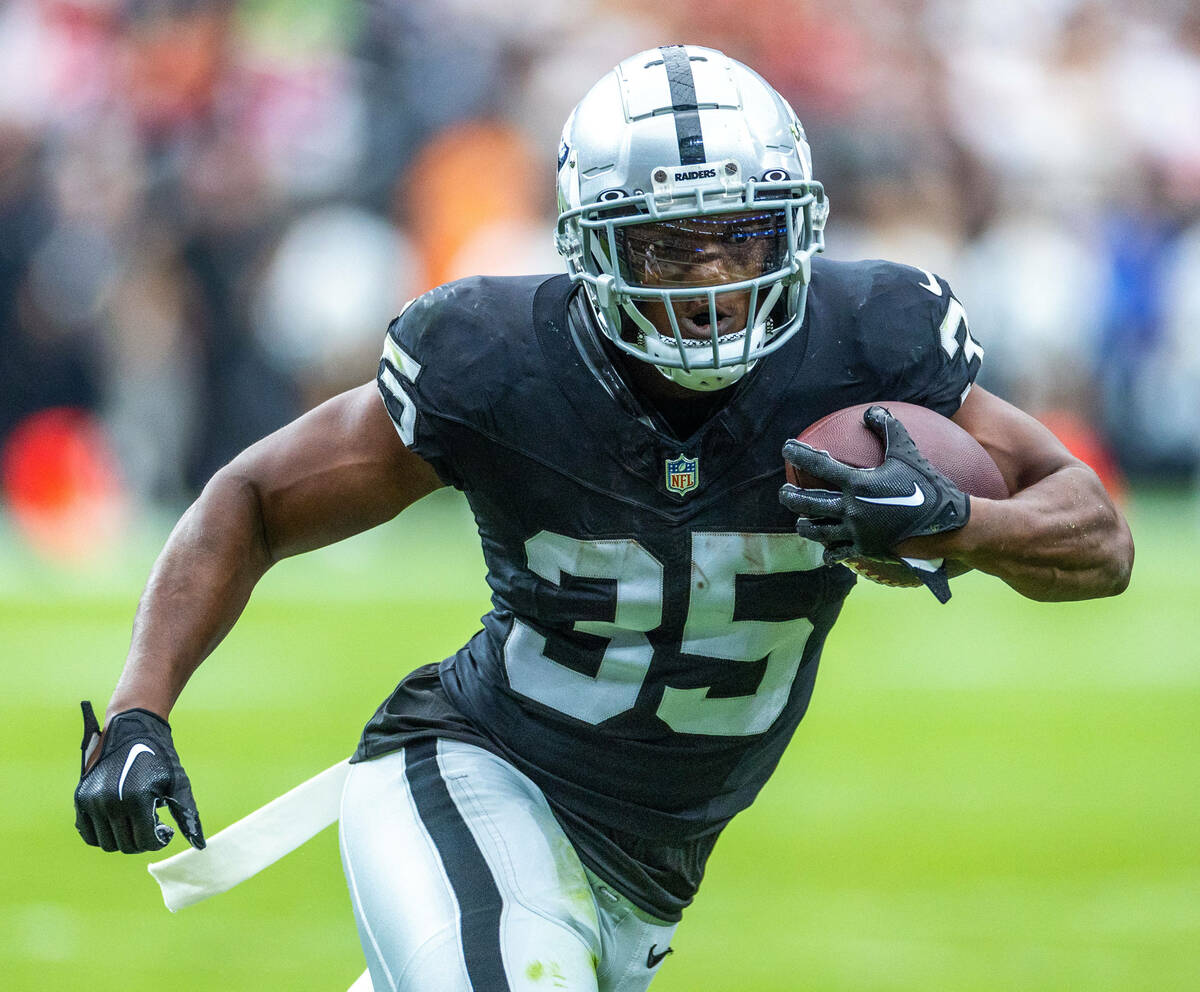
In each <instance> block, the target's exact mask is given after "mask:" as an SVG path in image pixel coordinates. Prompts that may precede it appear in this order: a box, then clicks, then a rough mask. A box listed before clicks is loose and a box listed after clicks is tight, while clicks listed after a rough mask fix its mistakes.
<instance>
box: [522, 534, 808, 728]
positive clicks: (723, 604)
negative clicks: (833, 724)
mask: <svg viewBox="0 0 1200 992" xmlns="http://www.w3.org/2000/svg"><path fill="white" fill-rule="evenodd" d="M525 550H526V555H527V557H528V561H529V568H530V570H531V571H533V572H534V573H535V574H537V575H539V576H540V577H541V578H543V579H545V580H546V581H548V582H551V583H553V584H555V585H558V586H561V584H562V582H563V574H564V573H566V574H569V575H572V576H575V577H577V578H591V579H611V580H613V581H614V582H615V583H616V612H615V615H614V619H613V620H612V621H611V622H609V621H597V620H579V621H576V622H575V624H574V629H575V630H576V631H579V632H581V633H586V634H593V635H597V636H600V637H604V638H606V639H607V644H606V646H605V648H604V654H603V657H602V659H601V662H600V666H599V668H598V669H597V671H596V674H595V675H594V676H592V675H586V674H583V673H581V672H578V671H576V670H575V669H573V668H569V667H567V666H566V665H563V664H560V663H559V662H557V661H554V660H553V659H551V658H549V657H547V656H546V653H545V652H546V646H547V645H546V638H545V637H543V636H542V635H541V634H539V633H537V631H535V630H533V629H532V628H531V627H530V626H529V625H528V624H526V623H524V622H523V621H521V620H519V619H514V621H513V627H512V631H511V632H510V634H509V636H508V639H507V640H506V642H505V645H504V662H505V667H506V669H507V672H508V678H509V684H510V685H511V686H512V688H513V689H514V690H516V691H517V692H519V693H521V694H522V695H523V696H527V697H528V698H530V699H533V700H536V701H537V702H539V703H542V704H544V705H546V706H550V707H552V708H553V709H556V710H558V711H559V712H562V713H566V714H568V715H569V716H573V717H575V718H576V719H579V720H583V721H585V722H587V723H591V724H596V723H600V722H601V721H603V720H608V719H610V718H612V717H614V716H617V715H618V714H620V713H624V712H626V711H628V710H630V709H632V708H633V706H634V704H635V703H636V702H637V699H638V695H639V694H640V693H641V689H642V685H643V684H644V683H645V680H646V676H647V674H648V673H649V671H650V663H651V661H652V659H653V654H654V648H653V646H652V645H651V643H650V640H649V638H648V637H647V636H646V633H647V632H648V631H651V630H653V629H654V628H655V627H657V626H658V625H659V624H660V623H661V622H662V612H663V606H662V597H663V588H664V587H663V566H662V564H661V563H660V562H659V561H658V560H657V559H656V558H654V556H653V555H651V554H650V553H649V552H648V551H647V550H646V549H645V548H643V547H642V546H641V545H640V544H638V543H637V542H636V541H633V540H630V539H617V540H609V541H581V540H578V539H576V538H571V537H566V536H564V535H562V534H553V533H550V532H548V531H542V532H540V533H538V534H536V535H534V536H533V537H532V538H530V539H529V540H528V541H526V542H525ZM820 564H821V548H820V546H819V545H817V544H815V543H814V542H812V541H805V540H802V539H801V538H798V537H796V535H794V534H729V533H708V534H704V533H701V534H693V535H692V564H691V582H690V599H689V604H688V612H687V618H686V620H685V622H684V628H683V640H682V643H681V644H680V645H679V651H680V653H681V654H683V655H697V656H702V657H707V658H718V659H722V660H725V661H730V662H734V663H741V664H745V663H751V662H759V661H762V660H763V659H764V658H765V659H766V668H765V671H764V674H763V676H762V679H761V681H760V683H759V686H758V689H757V691H755V692H754V693H753V694H751V695H745V696H733V697H722V698H710V697H709V692H710V687H706V686H701V687H699V688H687V689H680V688H675V687H673V686H669V685H668V686H666V687H665V688H664V690H663V697H662V702H661V703H660V705H659V707H658V710H657V715H658V716H659V717H660V718H661V719H662V720H663V721H664V722H665V723H666V724H667V725H668V726H669V727H671V728H672V729H673V730H675V731H677V732H678V733H687V734H708V735H721V736H745V735H748V734H758V733H762V732H763V731H765V730H767V729H768V728H769V727H770V726H771V724H773V723H774V722H775V720H776V719H777V718H778V717H779V714H780V713H782V712H783V710H784V708H785V707H786V705H787V701H788V697H789V695H790V694H791V688H792V683H793V681H794V680H795V678H796V673H797V672H798V671H799V669H800V662H801V660H802V657H803V654H804V647H805V644H806V643H807V641H808V637H809V634H811V633H812V629H813V627H812V624H811V623H810V622H809V621H808V620H806V619H803V618H796V619H792V620H735V619H734V588H735V583H736V579H737V576H738V575H766V574H771V573H777V572H795V571H807V570H809V569H813V568H817V567H819V566H820Z"/></svg>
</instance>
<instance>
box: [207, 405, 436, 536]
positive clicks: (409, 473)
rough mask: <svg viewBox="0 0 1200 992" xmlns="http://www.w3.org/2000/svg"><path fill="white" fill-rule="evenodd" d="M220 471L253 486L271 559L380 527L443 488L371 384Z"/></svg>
mask: <svg viewBox="0 0 1200 992" xmlns="http://www.w3.org/2000/svg"><path fill="white" fill-rule="evenodd" d="M222 471H223V472H225V473H228V474H231V475H234V476H236V477H238V478H241V479H243V480H244V481H246V482H247V483H248V484H249V485H250V486H252V487H253V489H254V491H255V493H256V495H257V498H258V503H259V507H260V510H261V517H262V530H263V533H262V539H263V542H264V544H265V545H266V548H267V551H268V553H269V555H270V557H271V559H272V560H278V559H280V558H286V557H288V556H289V555H294V554H299V553H300V552H303V551H310V550H312V549H314V548H319V547H323V546H325V545H327V544H332V543H334V542H335V541H340V540H342V539H343V538H346V537H350V536H351V535H353V534H357V533H359V532H361V531H364V530H367V529H369V528H371V527H374V526H376V525H378V524H381V523H383V522H385V521H387V520H390V519H391V518H392V517H394V516H395V515H396V514H397V513H399V512H400V511H401V510H403V509H404V508H405V507H407V506H409V505H411V504H412V503H415V502H416V501H417V500H418V499H420V498H421V497H422V496H425V495H427V494H428V493H430V492H433V490H435V489H438V488H440V487H441V485H442V482H441V480H440V479H439V478H438V476H437V474H436V473H435V472H434V470H433V468H432V467H431V466H430V465H429V464H428V463H427V462H425V461H424V460H423V459H422V458H420V457H419V456H418V455H416V454H415V453H413V452H412V451H410V450H409V449H408V448H407V447H406V446H405V445H404V443H403V442H402V441H401V439H400V436H399V435H398V434H397V432H396V429H395V427H394V426H393V424H392V422H391V420H390V419H389V417H388V414H387V411H386V410H385V408H384V405H383V404H382V403H381V402H380V400H379V393H378V391H377V389H376V387H375V383H373V382H369V383H366V384H364V385H362V386H358V387H356V388H354V389H351V390H348V391H347V392H344V393H342V394H340V395H339V396H335V397H333V399H330V400H327V401H326V402H325V403H322V404H321V405H320V406H318V407H317V408H316V409H314V410H311V411H309V412H308V413H306V414H305V415H304V416H302V417H300V418H299V419H297V420H295V421H293V422H292V423H290V424H288V425H287V426H286V427H283V428H281V429H280V430H278V431H276V432H275V433H274V434H271V435H270V436H269V437H266V438H264V439H263V440H261V441H259V442H258V443H257V444H255V445H253V446H251V447H250V448H248V449H247V450H246V451H244V452H243V453H242V454H241V455H239V456H238V457H237V458H236V459H234V460H233V461H232V462H231V463H230V464H229V465H228V466H226V468H225V469H223V470H222Z"/></svg>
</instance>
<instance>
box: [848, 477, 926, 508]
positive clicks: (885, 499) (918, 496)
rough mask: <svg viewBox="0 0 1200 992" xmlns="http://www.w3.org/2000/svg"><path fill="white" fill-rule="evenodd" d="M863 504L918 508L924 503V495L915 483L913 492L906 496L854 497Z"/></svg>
mask: <svg viewBox="0 0 1200 992" xmlns="http://www.w3.org/2000/svg"><path fill="white" fill-rule="evenodd" d="M854 498H855V499H857V500H861V501H862V502H864V503H879V504H880V505H882V506H920V505H921V504H922V503H924V502H925V493H924V492H923V491H922V490H921V487H920V486H918V485H917V484H916V483H915V482H914V483H913V491H912V492H911V493H909V494H908V495H907V496H855V497H854Z"/></svg>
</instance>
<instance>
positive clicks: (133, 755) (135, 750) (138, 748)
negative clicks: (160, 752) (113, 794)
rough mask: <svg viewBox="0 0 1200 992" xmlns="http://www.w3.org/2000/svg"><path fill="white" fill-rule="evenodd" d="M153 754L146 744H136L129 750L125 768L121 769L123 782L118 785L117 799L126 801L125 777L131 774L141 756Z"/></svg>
mask: <svg viewBox="0 0 1200 992" xmlns="http://www.w3.org/2000/svg"><path fill="white" fill-rule="evenodd" d="M142 753H145V754H153V753H154V751H152V750H151V749H150V748H148V747H146V745H145V744H134V745H133V747H131V748H130V749H129V753H128V754H127V755H125V767H124V768H122V769H121V780H120V781H119V782H118V783H117V798H118V799H124V798H125V795H124V792H125V776H126V775H128V774H129V769H130V768H132V767H133V763H134V762H135V761H136V760H137V756H138V755H139V754H142Z"/></svg>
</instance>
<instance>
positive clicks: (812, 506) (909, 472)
mask: <svg viewBox="0 0 1200 992" xmlns="http://www.w3.org/2000/svg"><path fill="white" fill-rule="evenodd" d="M863 422H864V423H865V424H866V425H867V427H868V428H869V429H870V430H871V432H872V433H874V434H875V435H876V436H877V437H878V438H879V439H880V440H881V441H882V442H883V444H884V457H883V463H882V464H881V465H879V466H877V467H876V468H856V467H854V466H852V465H847V464H845V463H844V462H840V461H838V460H837V459H836V458H833V457H832V456H831V455H829V454H828V453H827V452H824V451H817V450H816V449H814V448H812V447H810V446H809V445H807V444H803V443H801V442H800V441H794V440H793V441H788V442H787V443H786V444H785V445H784V446H783V457H784V458H785V459H786V460H787V461H788V462H790V463H791V464H792V465H793V466H795V467H796V468H797V469H799V470H800V471H801V472H804V473H806V474H807V475H810V476H815V477H816V478H818V479H823V480H825V481H826V482H829V483H830V484H832V485H834V486H837V487H838V491H833V490H825V489H801V488H799V487H797V486H793V485H791V484H790V483H789V484H786V485H784V486H783V488H782V489H781V490H780V491H779V501H780V502H781V503H782V504H783V505H784V506H786V507H787V508H788V509H789V510H791V511H792V512H793V513H796V514H798V515H799V517H800V519H799V520H797V521H796V533H798V534H799V535H800V536H801V537H806V538H809V539H810V540H813V541H819V542H820V543H821V544H823V545H825V563H826V564H834V563H836V562H841V561H844V560H846V559H847V558H882V559H886V560H889V561H900V560H901V559H899V558H897V557H896V554H895V551H894V550H893V549H894V548H895V547H896V545H898V544H899V543H900V542H902V541H906V540H907V539H908V538H910V537H926V536H928V535H930V534H941V533H944V532H946V531H951V530H957V529H958V528H959V527H962V526H964V525H965V524H966V523H967V521H968V520H969V519H970V516H971V503H970V498H969V497H968V496H967V494H966V493H964V492H963V491H962V490H961V489H959V488H958V487H957V486H955V485H954V483H952V482H951V481H950V480H949V479H947V478H946V477H945V476H944V475H943V474H942V473H941V472H939V471H938V470H937V469H936V468H934V467H933V466H932V465H931V464H930V463H929V462H928V461H927V460H926V459H925V457H924V456H923V455H922V454H921V452H920V451H919V450H918V449H917V446H916V443H915V442H914V441H913V439H912V438H911V437H910V436H909V434H908V431H907V430H905V428H904V425H903V424H902V423H900V421H899V420H897V419H896V418H895V417H893V416H892V415H891V414H890V413H889V412H888V411H887V410H886V409H884V408H883V407H881V406H872V407H869V408H868V409H867V411H866V413H864V414H863ZM909 568H910V569H911V570H912V572H913V574H914V575H915V576H916V577H917V578H919V579H920V580H921V581H922V582H923V583H924V584H925V585H926V586H928V587H929V588H930V590H931V591H932V592H933V593H934V595H935V596H937V598H938V599H939V600H941V601H942V602H945V601H946V599H949V585H948V583H947V581H946V573H945V570H944V567H943V568H940V569H936V570H932V569H931V570H925V569H919V568H913V567H912V566H911V565H910V566H909Z"/></svg>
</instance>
